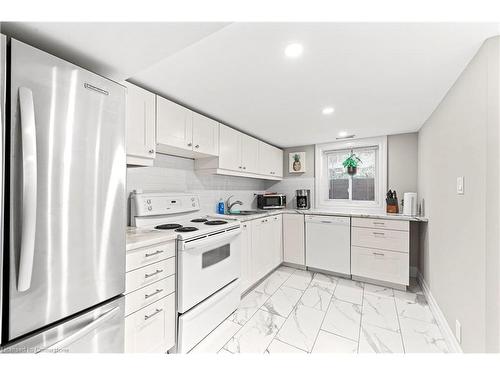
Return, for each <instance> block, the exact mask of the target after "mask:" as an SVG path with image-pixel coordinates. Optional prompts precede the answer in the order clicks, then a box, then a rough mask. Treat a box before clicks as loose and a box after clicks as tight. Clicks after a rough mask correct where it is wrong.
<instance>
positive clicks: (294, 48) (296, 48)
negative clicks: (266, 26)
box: [285, 43, 304, 58]
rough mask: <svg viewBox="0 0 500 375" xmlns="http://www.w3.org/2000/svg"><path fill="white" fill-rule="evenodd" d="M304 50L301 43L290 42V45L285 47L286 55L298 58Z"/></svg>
mask: <svg viewBox="0 0 500 375" xmlns="http://www.w3.org/2000/svg"><path fill="white" fill-rule="evenodd" d="M303 51H304V47H303V46H302V44H300V43H290V44H289V45H288V46H286V48H285V56H286V57H291V58H296V57H299V56H300V55H302V52H303Z"/></svg>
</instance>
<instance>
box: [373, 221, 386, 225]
mask: <svg viewBox="0 0 500 375" xmlns="http://www.w3.org/2000/svg"><path fill="white" fill-rule="evenodd" d="M373 225H385V223H384V222H383V221H374V222H373Z"/></svg>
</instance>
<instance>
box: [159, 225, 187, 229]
mask: <svg viewBox="0 0 500 375" xmlns="http://www.w3.org/2000/svg"><path fill="white" fill-rule="evenodd" d="M181 227H182V225H180V224H161V225H157V226H156V227H155V229H177V228H181Z"/></svg>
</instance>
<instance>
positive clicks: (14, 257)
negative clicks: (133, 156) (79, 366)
mask: <svg viewBox="0 0 500 375" xmlns="http://www.w3.org/2000/svg"><path fill="white" fill-rule="evenodd" d="M10 90H11V107H10V110H11V121H10V134H11V137H10V138H11V154H10V171H11V172H10V241H9V242H10V243H9V248H10V250H9V255H10V256H9V285H8V293H9V298H8V341H11V340H13V339H15V338H17V337H19V336H21V335H24V334H27V333H30V332H32V331H34V330H37V329H39V328H42V327H44V326H46V325H48V324H51V323H54V322H56V321H58V320H60V319H64V318H66V317H68V316H70V315H72V314H75V313H78V312H80V311H83V310H85V309H87V308H90V307H92V306H95V305H97V304H99V303H101V302H103V301H106V300H108V299H110V298H113V297H115V296H117V295H119V294H121V293H122V292H124V288H125V228H126V212H125V202H126V198H125V173H126V169H125V168H126V161H125V118H124V116H125V89H124V87H123V86H120V85H118V84H116V83H114V82H112V81H109V80H107V79H104V78H102V77H99V76H97V75H95V74H93V73H90V72H88V71H85V70H83V69H80V68H78V67H77V66H75V65H72V64H70V63H67V62H65V61H63V60H61V59H58V58H56V57H54V56H51V55H49V54H47V53H45V52H42V51H40V50H37V49H35V48H32V47H30V46H28V45H26V44H24V43H21V42H18V41H16V40H12V42H11V87H10Z"/></svg>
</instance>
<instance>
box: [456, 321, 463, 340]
mask: <svg viewBox="0 0 500 375" xmlns="http://www.w3.org/2000/svg"><path fill="white" fill-rule="evenodd" d="M455 337H456V338H457V341H458V343H459V344H461V343H462V325H461V324H460V322H459V321H458V320H455Z"/></svg>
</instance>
